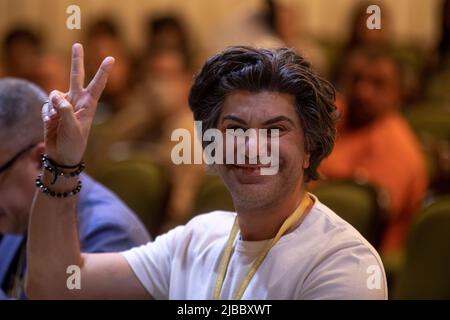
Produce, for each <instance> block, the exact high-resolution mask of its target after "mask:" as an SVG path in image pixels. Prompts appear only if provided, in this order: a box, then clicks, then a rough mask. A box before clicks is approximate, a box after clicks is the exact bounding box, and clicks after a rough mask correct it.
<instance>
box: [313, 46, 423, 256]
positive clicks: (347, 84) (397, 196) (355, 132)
mask: <svg viewBox="0 0 450 320" xmlns="http://www.w3.org/2000/svg"><path fill="white" fill-rule="evenodd" d="M343 70H344V73H343V75H342V90H343V93H344V96H345V99H346V107H345V109H344V111H343V113H342V121H343V123H341V127H340V131H339V132H338V138H337V141H336V144H335V147H334V150H333V152H332V154H331V155H330V157H329V158H327V159H325V161H324V162H323V164H322V166H321V172H322V173H323V174H324V175H325V176H326V177H327V178H329V179H353V178H354V179H357V180H363V181H368V182H370V183H372V184H374V185H375V186H377V187H381V188H383V189H385V190H386V191H387V193H388V195H389V198H390V205H389V208H390V220H389V223H388V226H387V229H386V231H385V234H384V237H383V243H382V250H383V252H384V253H393V252H396V251H397V250H400V249H401V248H402V245H403V243H404V240H405V236H406V234H407V232H408V228H409V226H410V222H411V218H412V216H413V214H414V213H415V212H416V210H417V209H418V208H419V207H420V206H421V202H422V199H423V198H424V195H425V191H426V188H427V176H426V171H425V165H424V158H423V155H422V153H421V148H420V145H419V143H418V141H417V139H416V137H415V136H414V134H413V132H412V130H411V129H410V128H409V126H408V124H407V123H406V121H405V120H404V119H403V117H402V116H401V115H400V113H399V109H400V107H401V105H402V75H401V70H400V67H399V65H398V64H397V62H396V60H395V59H394V58H393V57H392V55H390V53H389V52H387V51H384V50H379V49H374V48H370V49H368V48H365V49H358V50H355V51H353V52H352V53H351V54H350V55H349V57H348V60H347V62H346V64H345V68H344V69H343Z"/></svg>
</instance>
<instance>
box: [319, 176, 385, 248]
mask: <svg viewBox="0 0 450 320" xmlns="http://www.w3.org/2000/svg"><path fill="white" fill-rule="evenodd" d="M312 193H313V194H315V195H316V196H317V197H318V198H319V200H320V201H321V202H322V203H323V204H325V205H326V206H327V207H329V208H330V209H331V210H333V211H334V212H335V213H336V214H338V215H339V216H340V217H341V218H343V219H344V220H345V221H347V222H348V223H350V224H351V225H352V226H353V227H355V228H356V229H357V230H358V231H359V232H360V233H361V234H362V235H363V236H364V237H365V238H366V239H367V240H368V241H369V242H370V243H371V244H372V245H373V246H374V247H375V248H377V247H378V246H379V244H380V241H381V236H382V232H383V230H384V227H385V224H386V221H387V213H386V210H385V208H384V207H385V206H383V205H382V204H380V195H379V191H378V190H377V189H376V188H375V187H373V186H371V185H369V184H358V183H356V182H354V181H351V180H345V181H327V182H323V183H321V184H319V185H318V186H317V187H315V188H314V189H313V190H312Z"/></svg>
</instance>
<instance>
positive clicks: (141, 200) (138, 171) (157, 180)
mask: <svg viewBox="0 0 450 320" xmlns="http://www.w3.org/2000/svg"><path fill="white" fill-rule="evenodd" d="M95 178H96V179H97V180H98V181H99V182H101V183H102V184H104V185H105V186H106V187H108V188H109V189H111V190H112V191H113V192H115V193H116V194H117V195H118V196H119V197H120V198H121V199H122V200H123V201H124V202H125V203H126V204H127V205H128V206H129V207H130V208H131V209H132V210H133V211H134V212H135V213H136V214H137V215H138V216H139V218H140V219H141V220H142V222H143V223H144V225H145V226H146V227H147V229H148V230H149V231H150V233H151V234H156V232H157V230H158V228H159V227H160V224H161V222H162V219H163V216H164V213H165V209H166V205H167V200H168V192H169V180H168V177H167V174H166V171H165V170H164V169H163V167H162V166H160V165H158V164H156V163H153V162H150V161H146V160H133V159H132V160H126V161H121V162H113V163H110V164H107V165H105V166H103V168H101V169H100V170H98V172H96V174H95Z"/></svg>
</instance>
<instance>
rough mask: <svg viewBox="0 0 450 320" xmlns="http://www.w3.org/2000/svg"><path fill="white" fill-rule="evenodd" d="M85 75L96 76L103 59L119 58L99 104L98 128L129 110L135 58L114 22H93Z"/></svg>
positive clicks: (87, 43) (104, 19) (87, 35)
mask: <svg viewBox="0 0 450 320" xmlns="http://www.w3.org/2000/svg"><path fill="white" fill-rule="evenodd" d="M85 43H86V48H88V49H87V50H86V74H87V75H88V76H93V75H94V74H95V71H96V70H97V69H96V68H97V66H98V65H99V64H100V62H101V61H102V57H104V56H108V55H111V56H115V57H117V64H116V66H115V68H114V70H113V71H112V73H111V75H110V78H109V81H108V85H107V86H106V88H105V91H104V94H103V96H102V99H101V101H100V103H99V110H98V114H97V115H96V120H95V122H96V123H97V124H99V123H102V122H106V121H108V120H109V118H110V117H111V116H112V115H114V114H115V113H117V112H119V111H120V110H121V109H123V108H127V106H128V104H129V99H130V97H131V95H132V90H133V86H134V83H135V79H134V78H133V73H132V72H131V70H132V67H133V66H134V58H133V56H132V54H131V53H130V52H129V51H128V49H127V47H126V45H125V43H124V41H123V38H122V36H121V34H120V31H119V27H118V26H117V24H116V23H115V22H114V20H113V19H112V18H109V17H106V18H100V19H98V20H96V21H94V22H93V23H92V24H91V25H90V26H89V27H88V29H87V32H86V34H85Z"/></svg>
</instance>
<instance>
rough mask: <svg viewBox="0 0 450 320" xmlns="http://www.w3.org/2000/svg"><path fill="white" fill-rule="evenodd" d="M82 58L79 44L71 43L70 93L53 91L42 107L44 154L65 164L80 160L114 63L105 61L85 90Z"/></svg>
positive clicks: (110, 60)
mask: <svg viewBox="0 0 450 320" xmlns="http://www.w3.org/2000/svg"><path fill="white" fill-rule="evenodd" d="M83 59H84V57H83V47H82V45H81V44H79V43H76V44H74V45H73V46H72V66H71V70H70V88H69V92H67V93H62V92H59V91H56V90H55V91H52V92H51V93H50V97H49V101H48V102H47V103H45V104H44V105H43V107H42V119H43V121H44V129H45V133H44V135H45V143H46V147H47V154H48V156H49V157H50V158H52V159H53V160H55V161H56V162H58V163H60V164H64V165H74V164H77V163H79V162H80V161H81V159H82V157H83V154H84V151H85V149H86V145H87V139H88V136H89V131H90V128H91V124H92V120H93V118H94V115H95V110H96V108H97V103H98V99H99V98H100V96H101V94H102V92H103V89H104V88H105V86H106V81H107V79H108V75H109V73H110V71H111V69H112V66H113V64H114V58H112V57H107V58H105V59H104V60H103V62H102V64H101V65H100V68H99V69H98V71H97V73H96V74H95V76H94V78H93V79H92V81H91V82H90V83H89V85H88V86H87V87H86V88H84V60H83Z"/></svg>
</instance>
